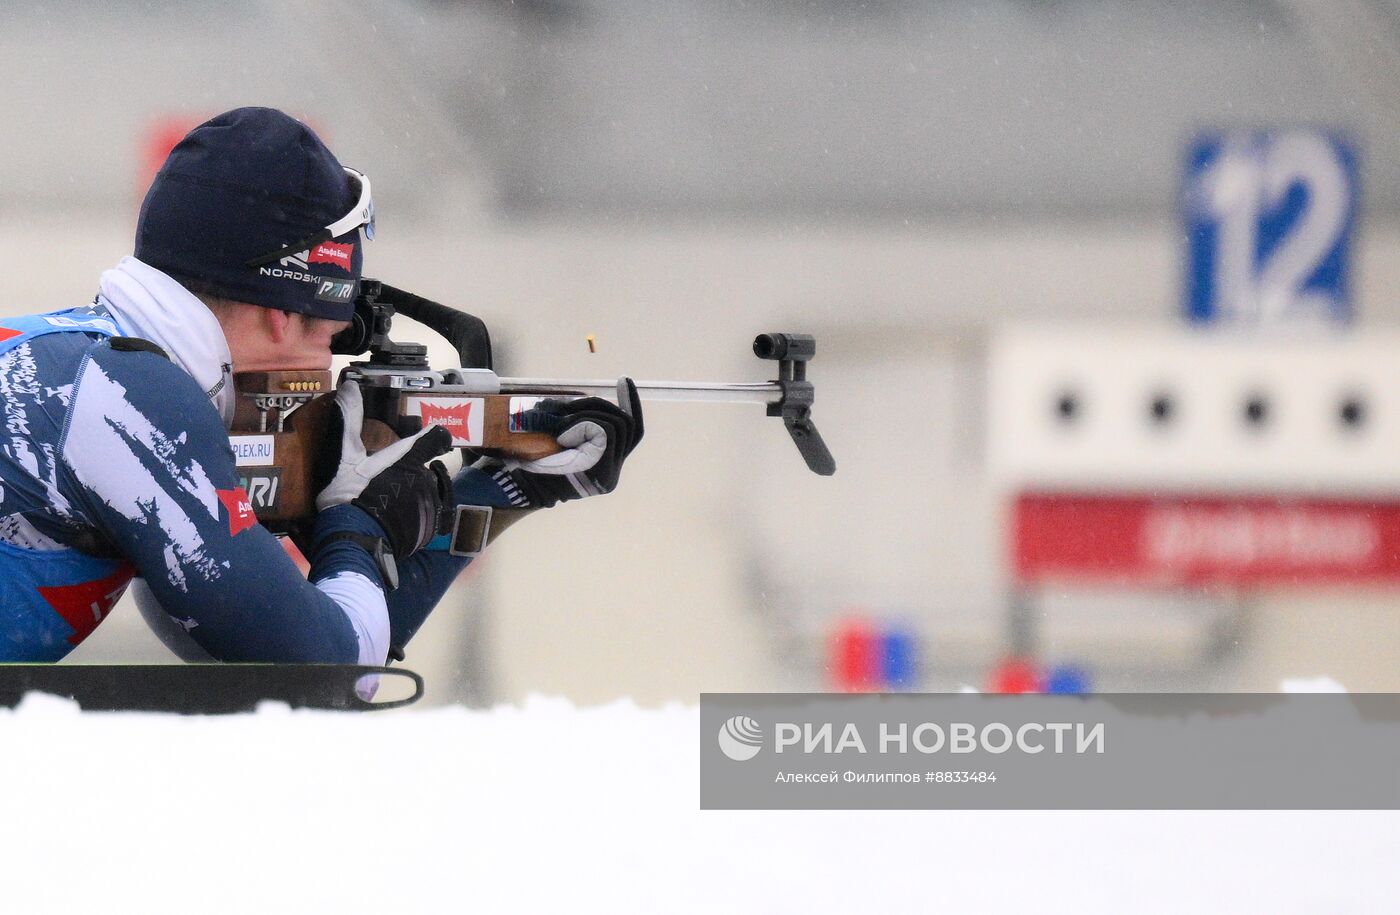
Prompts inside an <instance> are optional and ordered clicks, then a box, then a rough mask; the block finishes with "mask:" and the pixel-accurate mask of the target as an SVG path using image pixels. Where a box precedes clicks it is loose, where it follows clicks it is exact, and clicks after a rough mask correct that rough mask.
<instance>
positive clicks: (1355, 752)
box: [700, 693, 1400, 809]
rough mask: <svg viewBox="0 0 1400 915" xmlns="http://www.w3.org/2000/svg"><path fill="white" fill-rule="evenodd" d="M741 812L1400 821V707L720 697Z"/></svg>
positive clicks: (731, 784)
mask: <svg viewBox="0 0 1400 915" xmlns="http://www.w3.org/2000/svg"><path fill="white" fill-rule="evenodd" d="M700 727H701V746H700V756H701V759H700V763H701V764H700V780H701V784H700V800H701V806H702V807H704V808H728V809H784V808H787V809H801V808H830V809H901V808H916V809H917V808H928V809H932V808H986V809H1066V808H1083V809H1143V808H1148V809H1261V808H1287V809H1369V808H1385V809H1400V695H1392V694H1369V695H1362V696H1347V695H1335V694H1333V695H1323V694H1312V695H1274V694H1170V695H1148V694H1141V695H1102V696H1029V695H1028V696H992V695H967V694H925V695H918V694H894V695H826V694H782V693H770V694H706V695H704V696H702V697H701V703H700Z"/></svg>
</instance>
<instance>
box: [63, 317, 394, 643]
mask: <svg viewBox="0 0 1400 915" xmlns="http://www.w3.org/2000/svg"><path fill="white" fill-rule="evenodd" d="M61 450H62V458H63V460H62V465H63V468H64V480H65V482H66V483H67V484H68V488H70V490H71V493H72V498H73V501H74V503H75V507H76V508H77V509H78V511H79V512H81V513H82V514H83V515H84V516H86V518H87V519H88V521H89V522H90V523H91V524H92V525H93V526H94V527H96V528H97V529H98V530H99V531H101V532H102V534H103V535H105V537H106V538H107V539H108V540H109V541H110V542H111V544H112V545H113V546H114V547H115V549H116V550H117V551H118V552H119V553H121V554H122V555H124V556H125V557H126V558H127V559H128V560H129V561H131V563H132V564H133V565H135V566H136V569H137V574H139V575H141V576H142V577H143V578H145V580H146V582H147V584H148V585H149V586H150V588H151V591H152V593H153V594H154V596H155V598H156V600H157V601H158V602H159V603H160V605H161V607H162V609H163V610H164V611H165V613H166V614H168V615H169V616H170V617H171V618H172V619H174V620H175V621H176V622H178V623H179V624H180V625H181V626H182V627H183V628H184V629H185V630H186V631H187V632H188V633H189V635H190V637H191V638H193V639H194V640H195V641H196V642H197V643H198V644H199V645H200V647H202V648H203V649H204V650H205V651H207V652H209V654H210V655H212V656H213V657H214V658H215V659H217V660H221V661H273V662H277V661H280V662H296V661H302V662H335V663H354V662H359V663H368V664H382V663H383V662H384V660H385V656H386V654H387V653H388V644H389V642H388V640H389V622H388V612H387V606H386V604H385V600H384V592H383V584H382V581H381V580H380V575H379V571H378V568H377V566H376V565H375V562H374V560H373V559H372V558H371V557H370V556H369V554H368V553H367V552H366V551H365V550H363V549H362V548H360V547H359V546H358V545H356V544H354V543H352V542H349V541H344V540H341V541H337V542H335V543H332V544H330V545H328V546H325V547H323V548H321V549H319V550H317V551H315V555H314V556H313V557H312V566H311V575H310V581H308V580H307V579H305V578H303V577H302V575H301V573H300V572H299V571H298V570H297V568H296V566H295V565H294V564H293V563H292V561H291V559H290V558H289V557H288V556H287V554H286V553H285V552H284V551H283V549H282V546H281V544H280V543H278V541H277V538H275V537H274V536H273V535H272V534H270V533H269V532H268V531H267V530H266V529H265V528H263V527H262V526H261V525H259V524H258V523H257V521H256V519H255V517H254V515H253V511H252V507H251V505H250V504H249V502H248V498H247V495H246V494H245V493H244V492H243V489H242V486H241V485H240V482H239V477H238V472H237V468H236V466H235V464H234V460H233V452H232V449H231V448H230V446H229V440H228V433H227V432H226V430H225V429H224V426H223V422H222V420H221V419H220V417H219V414H218V412H217V411H216V410H215V409H214V407H213V406H212V405H211V404H210V402H209V400H208V398H206V397H205V395H204V392H203V391H201V390H200V389H199V386H198V385H197V384H195V382H194V380H193V379H191V378H190V377H189V376H188V375H187V374H185V372H184V371H182V370H181V369H180V368H179V367H177V366H175V365H173V364H171V363H170V362H169V361H168V360H166V359H165V358H164V357H163V356H161V355H159V354H156V353H149V352H128V351H114V350H113V349H112V348H111V347H110V345H108V344H107V343H105V342H104V343H101V344H98V345H96V346H94V348H93V349H92V350H91V351H90V352H89V354H88V356H87V357H86V359H85V360H84V363H83V366H82V368H81V369H80V370H79V373H78V379H77V381H76V383H75V384H74V387H73V395H72V402H71V406H70V409H69V413H68V421H67V425H66V427H65V429H64V432H63V437H62V442H61ZM337 530H350V531H358V532H361V533H367V534H371V535H374V536H379V535H380V534H381V533H382V532H381V531H380V530H379V527H378V525H377V524H376V523H375V522H374V521H373V520H372V519H370V518H369V516H368V515H366V514H365V513H364V512H362V511H360V510H359V509H357V508H354V507H353V506H348V505H347V506H337V507H336V508H335V509H333V510H331V511H328V512H324V513H323V514H322V515H321V516H320V517H319V518H318V519H317V526H316V532H315V538H316V541H317V542H321V541H322V540H323V539H324V538H325V537H326V536H328V535H329V534H331V533H334V532H335V531H337Z"/></svg>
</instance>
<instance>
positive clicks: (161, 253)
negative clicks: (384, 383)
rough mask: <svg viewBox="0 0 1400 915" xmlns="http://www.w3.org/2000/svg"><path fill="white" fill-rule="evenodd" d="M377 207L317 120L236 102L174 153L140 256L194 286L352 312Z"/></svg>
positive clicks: (308, 308)
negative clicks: (365, 239)
mask: <svg viewBox="0 0 1400 915" xmlns="http://www.w3.org/2000/svg"><path fill="white" fill-rule="evenodd" d="M373 214H374V210H373V204H372V203H371V202H370V200H369V184H368V181H367V180H363V176H361V175H359V173H357V172H353V171H351V170H347V169H345V168H343V167H342V166H341V164H340V161H339V160H338V159H336V157H335V155H334V154H332V153H331V151H330V150H329V149H327V148H326V145H325V144H324V143H322V142H321V140H320V138H319V137H317V136H316V134H314V133H313V132H312V131H311V129H310V128H309V127H307V126H306V125H305V124H303V123H301V122H300V121H298V120H296V119H294V118H292V117H290V116H288V115H286V114H284V113H282V112H281V111H277V110H274V109H272V108H236V109H234V110H233V111H228V112H225V113H224V114H221V115H219V116H218V117H216V118H213V119H212V120H209V121H206V122H204V123H203V124H201V125H199V126H198V127H196V128H195V129H194V130H192V131H190V133H189V135H188V136H186V137H185V138H184V139H183V140H181V141H180V142H179V144H178V145H177V146H176V147H175V148H174V149H173V150H171V152H170V156H169V158H167V159H166V160H165V164H164V165H163V166H161V169H160V171H159V172H158V173H157V174H156V177H155V181H154V182H152V183H151V189H150V190H149V191H147V192H146V199H145V202H143V203H142V204H141V215H140V217H139V218H138V219H137V223H136V250H135V255H136V258H137V259H138V260H140V261H143V262H144V263H146V264H149V265H150V266H152V267H155V268H156V269H158V270H161V271H163V272H165V273H167V274H169V275H170V276H172V277H174V278H175V279H177V280H179V281H180V282H181V284H182V285H184V286H185V287H186V288H188V289H189V290H190V291H191V292H199V293H207V294H210V295H216V296H219V297H221V298H227V299H233V300H235V301H239V302H251V303H252V304H254V305H263V306H266V307H268V308H279V309H282V310H283V311H296V312H300V313H302V314H307V315H313V316H315V317H318V318H330V319H332V320H336V321H348V320H350V316H351V314H352V313H353V310H354V302H355V296H356V295H357V294H358V292H359V285H360V270H361V265H362V264H363V261H364V255H363V252H362V251H361V250H360V248H361V240H360V227H361V226H365V227H366V235H367V236H369V237H373ZM351 223H353V225H350V224H351ZM337 224H338V225H337ZM347 226H348V227H347ZM332 229H337V230H339V234H336V235H334V236H332V235H331V232H330V230H332Z"/></svg>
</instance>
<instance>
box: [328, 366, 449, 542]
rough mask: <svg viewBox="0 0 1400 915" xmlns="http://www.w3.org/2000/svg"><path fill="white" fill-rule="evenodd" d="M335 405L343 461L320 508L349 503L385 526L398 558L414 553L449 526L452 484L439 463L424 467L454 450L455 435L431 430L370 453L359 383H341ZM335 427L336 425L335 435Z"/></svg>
mask: <svg viewBox="0 0 1400 915" xmlns="http://www.w3.org/2000/svg"><path fill="white" fill-rule="evenodd" d="M335 403H336V406H338V407H339V408H340V411H339V415H340V426H341V428H340V461H339V464H338V466H337V467H336V472H335V476H334V477H333V478H332V479H331V481H330V483H329V484H328V485H327V486H326V488H325V489H323V490H321V493H320V495H318V496H317V497H316V510H317V511H325V510H326V509H328V508H330V507H331V506H332V505H344V504H345V503H347V502H349V503H350V504H351V505H354V506H355V507H357V508H359V509H361V510H363V511H364V512H365V513H366V514H368V515H369V516H370V517H371V518H373V519H374V520H375V521H378V522H379V526H380V527H382V528H384V533H385V536H386V537H387V539H388V541H389V547H390V548H391V549H392V550H393V551H394V556H395V558H397V559H403V558H405V557H408V556H411V555H413V554H414V553H415V552H417V551H418V550H419V549H421V548H422V547H423V546H424V545H425V544H426V543H427V542H428V541H429V540H432V539H433V537H434V536H435V535H436V534H437V533H438V532H439V529H440V528H442V527H444V526H445V525H444V523H443V522H444V519H445V518H446V517H447V514H446V513H445V512H444V511H443V506H444V505H448V506H450V505H451V504H452V481H451V479H450V478H449V477H448V475H447V468H446V467H444V466H443V465H442V462H441V461H433V462H432V463H431V464H429V465H428V466H427V467H424V466H423V463H424V462H425V461H427V460H429V459H430V458H435V457H438V456H439V455H443V454H446V453H447V452H449V451H451V450H452V433H450V432H448V431H447V430H446V429H444V428H442V427H441V426H430V427H429V428H427V429H424V430H423V431H421V432H419V433H418V434H417V435H414V436H412V437H411V438H406V439H402V440H401V441H397V442H395V443H394V444H392V445H390V446H389V447H387V448H385V449H383V450H382V451H376V452H375V453H374V454H366V453H365V446H364V443H363V442H362V441H361V440H360V429H361V427H362V426H363V425H364V416H365V414H364V399H363V395H362V394H361V393H360V386H359V384H357V383H356V382H354V381H350V380H348V379H347V380H345V381H342V382H341V383H340V386H339V387H338V388H336V392H335ZM334 426H335V423H334V422H332V429H331V431H332V434H334V432H335V429H334ZM333 440H334V439H333Z"/></svg>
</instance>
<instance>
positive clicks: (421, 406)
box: [404, 397, 486, 448]
mask: <svg viewBox="0 0 1400 915" xmlns="http://www.w3.org/2000/svg"><path fill="white" fill-rule="evenodd" d="M405 401H406V402H405V404H404V413H405V414H407V415H409V416H420V417H422V418H423V428H425V429H426V428H427V427H428V426H442V427H443V428H444V429H446V430H447V431H448V432H451V433H452V446H453V447H454V448H462V447H474V446H477V445H480V444H482V441H483V438H484V431H485V430H484V428H483V426H484V423H483V422H482V414H483V412H484V411H485V408H486V401H484V400H482V399H480V398H477V397H408V398H405Z"/></svg>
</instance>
